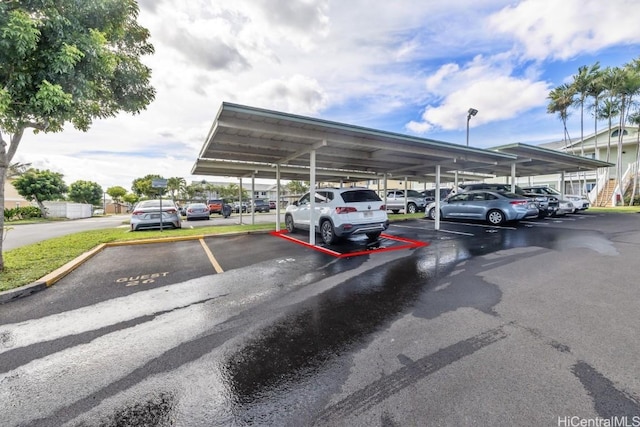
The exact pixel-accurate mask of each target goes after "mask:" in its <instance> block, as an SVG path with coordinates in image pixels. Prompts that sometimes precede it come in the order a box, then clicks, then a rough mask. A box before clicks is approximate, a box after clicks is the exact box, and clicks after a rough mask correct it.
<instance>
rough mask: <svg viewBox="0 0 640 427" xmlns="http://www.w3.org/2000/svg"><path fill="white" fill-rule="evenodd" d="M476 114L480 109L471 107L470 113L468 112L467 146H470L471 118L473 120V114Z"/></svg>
mask: <svg viewBox="0 0 640 427" xmlns="http://www.w3.org/2000/svg"><path fill="white" fill-rule="evenodd" d="M476 114H478V110H476V109H475V108H469V114H467V147H468V146H469V120H471V116H475V115H476Z"/></svg>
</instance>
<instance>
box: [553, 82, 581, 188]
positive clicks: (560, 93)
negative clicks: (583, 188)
mask: <svg viewBox="0 0 640 427" xmlns="http://www.w3.org/2000/svg"><path fill="white" fill-rule="evenodd" d="M575 93H576V92H575V89H574V88H573V87H572V86H571V85H568V84H563V85H560V86H558V87H557V88H555V89H553V90H552V91H551V92H550V93H549V96H548V97H547V98H548V99H549V104H548V105H547V112H548V113H557V114H558V117H560V120H561V121H562V128H563V137H562V138H563V140H564V147H565V150H566V149H567V148H568V144H569V141H571V137H570V136H569V131H568V130H567V119H568V118H569V107H571V105H572V104H573V103H574V97H575ZM572 151H573V150H572ZM574 154H575V153H574ZM570 182H571V190H572V192H573V181H570Z"/></svg>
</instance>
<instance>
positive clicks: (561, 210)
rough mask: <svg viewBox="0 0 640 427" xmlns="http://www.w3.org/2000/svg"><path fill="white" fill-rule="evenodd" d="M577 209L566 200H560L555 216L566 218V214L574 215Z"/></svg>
mask: <svg viewBox="0 0 640 427" xmlns="http://www.w3.org/2000/svg"><path fill="white" fill-rule="evenodd" d="M575 211H576V209H575V208H574V207H573V203H571V202H570V201H568V200H565V199H559V200H558V210H557V211H556V213H555V215H554V216H565V215H566V214H570V213H574V212H575Z"/></svg>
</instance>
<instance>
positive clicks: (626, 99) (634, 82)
mask: <svg viewBox="0 0 640 427" xmlns="http://www.w3.org/2000/svg"><path fill="white" fill-rule="evenodd" d="M619 70H620V71H619V74H620V76H619V79H618V80H617V82H618V83H617V84H616V85H615V86H614V91H615V93H616V95H617V96H618V97H619V98H620V131H619V132H618V158H617V162H616V170H617V174H616V175H617V177H616V178H617V182H618V186H619V190H620V193H621V194H623V193H624V191H625V189H624V188H622V140H623V138H624V125H625V123H626V122H627V119H628V115H629V110H630V107H631V106H632V105H633V97H634V95H637V94H638V91H640V72H639V71H638V70H637V69H636V68H635V67H634V66H633V63H631V64H625V66H624V68H621V69H619ZM621 201H622V204H623V205H624V198H622V199H621Z"/></svg>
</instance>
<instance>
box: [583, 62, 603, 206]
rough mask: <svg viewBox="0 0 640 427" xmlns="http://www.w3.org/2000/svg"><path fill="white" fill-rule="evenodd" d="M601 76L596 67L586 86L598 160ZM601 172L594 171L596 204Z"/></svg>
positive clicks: (601, 73) (601, 91) (598, 158)
mask: <svg viewBox="0 0 640 427" xmlns="http://www.w3.org/2000/svg"><path fill="white" fill-rule="evenodd" d="M603 76H604V72H603V71H602V70H600V69H598V70H597V71H596V72H595V73H594V76H593V78H592V79H591V81H590V82H589V85H588V87H587V94H588V95H589V96H590V97H592V98H593V105H592V106H591V107H592V108H593V110H594V111H593V129H594V130H593V135H594V153H595V158H596V160H600V151H599V149H598V120H599V118H600V115H599V113H600V112H599V111H598V109H599V107H600V96H601V95H602V93H603V92H604V85H603V83H602V79H603ZM601 172H603V171H600V170H597V171H596V182H595V190H596V205H597V202H598V194H599V192H600V189H599V188H598V181H599V176H600V173H601Z"/></svg>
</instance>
